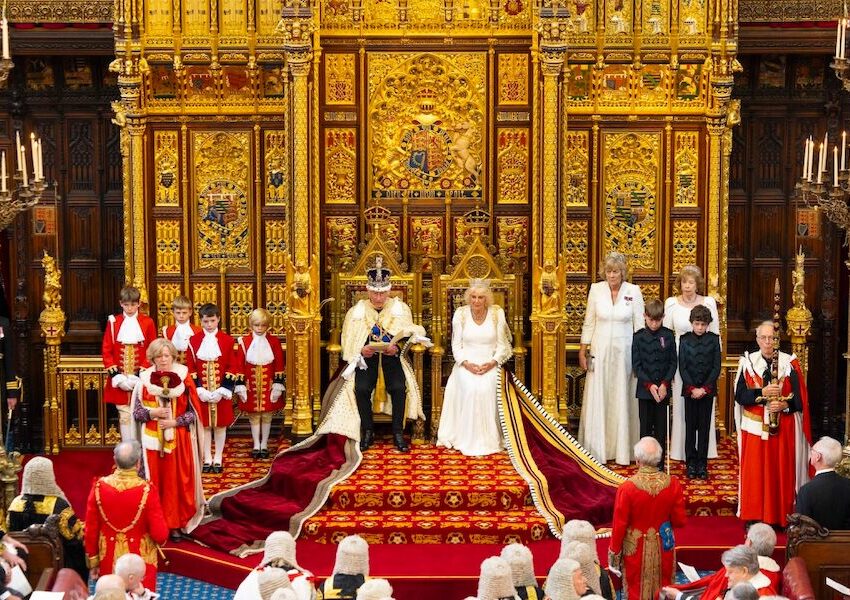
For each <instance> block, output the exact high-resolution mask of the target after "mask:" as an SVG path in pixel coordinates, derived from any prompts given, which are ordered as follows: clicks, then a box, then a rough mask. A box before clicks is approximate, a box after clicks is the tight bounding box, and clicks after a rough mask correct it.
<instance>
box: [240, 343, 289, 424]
mask: <svg viewBox="0 0 850 600" xmlns="http://www.w3.org/2000/svg"><path fill="white" fill-rule="evenodd" d="M266 339H267V340H268V341H269V346H270V347H271V349H272V355H273V356H274V360H272V362H270V363H269V364H267V365H252V364H251V363H249V362H248V359H247V354H248V348H250V347H251V342H253V341H254V336H253V334H250V333H249V334H248V335H243V336H242V337H240V338H239V351H240V358H241V360H242V372H243V373H244V378H245V387H246V388H247V392H248V393H247V396H248V400H247V401H246V402H240V403H239V407H240V408H242V410H244V411H245V412H250V413H262V412H272V411H275V410H278V409H279V408H282V407H283V397H282V396H281V397H280V398H279V399H278V401H277V402H272V400H271V394H272V385H273V384H275V383H278V384H281V385H283V376H284V368H285V366H284V365H285V363H284V358H283V346H281V343H280V340H279V339H278V338H277V337H276V336H273V335H270V334H266Z"/></svg>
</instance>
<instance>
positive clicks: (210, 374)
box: [186, 330, 242, 427]
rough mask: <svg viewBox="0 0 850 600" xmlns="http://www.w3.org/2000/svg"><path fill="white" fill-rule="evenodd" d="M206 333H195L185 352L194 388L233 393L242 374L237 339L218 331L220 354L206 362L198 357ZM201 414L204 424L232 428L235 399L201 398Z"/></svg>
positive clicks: (205, 425)
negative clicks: (220, 389) (222, 390)
mask: <svg viewBox="0 0 850 600" xmlns="http://www.w3.org/2000/svg"><path fill="white" fill-rule="evenodd" d="M204 335H206V333H205V332H204V331H201V332H200V333H197V334H195V335H193V336H192V338H191V339H190V340H189V349H188V350H187V351H186V366H187V367H189V374H190V375H191V376H192V377H193V378H194V380H195V387H202V388H205V389H206V390H207V391H208V392H210V393H212V392H214V391H216V390H217V389H218V388H220V387H223V388H225V389H227V390H230V391H231V392H233V388H235V387H236V383H237V381H239V378H240V377H241V373H242V369H241V368H240V366H239V363H240V360H239V347H238V346H237V345H236V340H234V339H233V338H232V337H231V336H229V335H228V334H226V333H224V332H223V331H221V330H219V331H218V333H216V340H217V341H218V347H219V349H220V350H221V356H219V357H218V358H217V359H216V360H210V361H207V360H201V359H199V358H198V357H197V354H198V350H199V349H200V348H201V342H203V341H204ZM200 415H201V423H202V424H203V426H204V427H229V426H230V425H231V424H232V423H233V420H234V414H233V399H228V398H222V399H221V400H220V401H218V402H203V401H202V402H201V410H200Z"/></svg>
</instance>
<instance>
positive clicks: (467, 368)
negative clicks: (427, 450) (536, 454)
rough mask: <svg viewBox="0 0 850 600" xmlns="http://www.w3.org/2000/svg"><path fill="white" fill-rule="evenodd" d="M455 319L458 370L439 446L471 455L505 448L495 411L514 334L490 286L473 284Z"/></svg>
mask: <svg viewBox="0 0 850 600" xmlns="http://www.w3.org/2000/svg"><path fill="white" fill-rule="evenodd" d="M464 298H465V300H466V305H465V306H462V307H460V308H459V309H457V310H456V311H455V314H454V316H453V317H452V355H453V357H454V360H455V366H454V368H453V369H452V373H451V375H450V376H449V381H448V383H447V384H446V391H445V395H444V400H443V411H442V414H441V416H440V428H439V430H438V431H437V445H438V446H445V447H447V448H454V449H456V450H459V451H460V452H461V453H463V454H465V455H467V456H485V455H487V454H493V453H495V452H499V451H500V450H501V449H502V447H503V446H502V428H501V425H500V424H499V415H498V411H497V407H496V386H497V384H498V369H499V365H501V364H502V363H504V362H505V361H506V360H508V359H509V358H510V357H511V354H512V353H513V351H512V349H511V332H510V329H508V323H507V321H506V320H505V311H504V310H502V307H500V306H497V305H494V304H493V293H492V291H490V288H489V286H487V285H486V284H484V283H480V282H475V283H473V284H472V285H470V287H469V289H467V290H466V293H465V295H464Z"/></svg>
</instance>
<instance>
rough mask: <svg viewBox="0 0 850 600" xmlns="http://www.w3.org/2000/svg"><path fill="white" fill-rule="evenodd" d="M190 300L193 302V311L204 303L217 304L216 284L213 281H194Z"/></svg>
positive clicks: (196, 310)
mask: <svg viewBox="0 0 850 600" xmlns="http://www.w3.org/2000/svg"><path fill="white" fill-rule="evenodd" d="M192 302H194V304H195V313H197V312H198V309H200V308H201V307H202V306H203V305H204V304H207V303H212V304H218V305H219V306H220V304H219V301H218V285H217V284H215V283H196V284H194V285H193V286H192Z"/></svg>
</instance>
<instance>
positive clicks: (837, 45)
mask: <svg viewBox="0 0 850 600" xmlns="http://www.w3.org/2000/svg"><path fill="white" fill-rule="evenodd" d="M841 21H842V19H838V27H836V28H835V58H840V55H839V53H840V52H841ZM3 39H4V40H5V39H6V35H5V33H4V35H3Z"/></svg>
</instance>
